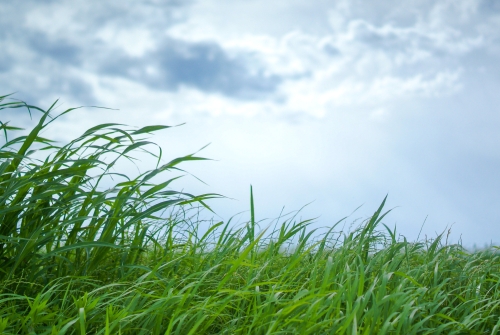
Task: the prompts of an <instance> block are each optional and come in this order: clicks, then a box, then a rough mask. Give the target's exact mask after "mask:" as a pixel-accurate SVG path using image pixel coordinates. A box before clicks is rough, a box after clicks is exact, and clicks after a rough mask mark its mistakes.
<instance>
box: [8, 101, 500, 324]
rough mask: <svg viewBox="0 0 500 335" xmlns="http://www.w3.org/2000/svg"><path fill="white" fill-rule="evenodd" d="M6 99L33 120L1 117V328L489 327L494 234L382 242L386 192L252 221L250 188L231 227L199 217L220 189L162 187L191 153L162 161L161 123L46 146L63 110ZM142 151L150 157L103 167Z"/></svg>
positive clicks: (495, 297)
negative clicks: (351, 207)
mask: <svg viewBox="0 0 500 335" xmlns="http://www.w3.org/2000/svg"><path fill="white" fill-rule="evenodd" d="M6 98H7V96H2V97H0V113H2V111H3V110H5V109H28V111H29V113H30V114H32V116H33V117H34V118H35V119H37V120H39V121H38V122H37V123H36V125H35V126H34V127H33V129H32V130H30V131H29V132H27V133H26V134H25V135H19V136H17V137H15V136H14V135H17V134H18V133H19V132H22V129H20V128H17V127H15V126H14V125H10V123H8V122H6V121H5V120H1V121H2V122H1V123H0V131H1V132H2V134H3V138H4V141H3V142H2V147H1V150H0V333H2V334H497V333H499V330H500V319H499V315H500V290H499V279H500V258H499V254H498V252H497V251H498V248H497V247H491V248H489V249H487V250H482V251H475V252H469V251H467V250H465V249H464V248H463V247H462V246H461V245H448V244H447V243H446V241H443V235H439V236H438V237H437V238H435V239H433V240H427V241H417V242H409V241H407V240H406V239H403V240H400V239H396V233H395V231H393V230H391V229H389V228H388V227H387V226H385V225H384V224H383V223H382V219H383V218H384V216H385V215H386V214H387V212H384V209H383V207H384V204H385V199H384V201H383V202H382V204H381V205H380V207H379V208H378V209H377V210H376V211H375V213H374V214H373V216H372V217H370V218H368V219H367V220H366V221H364V222H363V223H362V224H361V225H359V226H358V227H355V228H354V229H350V230H349V231H342V230H341V228H340V223H341V222H342V221H340V222H337V223H336V224H334V225H332V227H331V228H330V230H329V231H328V232H327V233H323V234H319V232H318V231H314V230H311V229H309V225H310V224H311V222H312V221H310V220H306V221H300V220H296V219H295V217H286V218H282V219H279V220H277V221H276V225H275V226H270V227H269V228H267V229H263V230H261V229H260V228H259V226H258V224H257V223H256V219H255V215H254V206H253V196H252V193H250V217H249V221H248V222H247V223H246V224H244V225H243V226H238V225H235V224H233V223H232V222H231V220H229V221H228V222H213V221H210V222H205V221H203V222H201V221H200V219H199V216H198V214H199V211H200V210H205V211H207V210H210V207H209V206H208V204H207V202H206V200H208V199H213V198H218V197H220V196H219V195H217V194H203V195H192V194H187V193H184V192H179V191H175V190H173V189H172V185H173V182H174V181H175V180H176V179H177V178H178V177H177V176H174V174H175V173H177V172H179V171H182V170H181V169H180V167H179V166H180V165H181V164H183V163H185V162H189V161H198V160H205V159H204V158H201V157H197V156H195V155H187V156H184V157H180V158H176V159H173V160H171V161H169V162H168V163H163V158H162V152H161V149H160V148H158V147H157V146H155V144H154V143H153V142H150V141H149V140H148V139H147V137H148V136H150V135H151V134H152V133H154V132H156V131H160V130H165V129H166V128H168V127H165V126H150V127H144V128H141V129H134V128H130V127H127V126H124V125H119V124H103V125H99V126H96V127H93V128H91V129H89V130H87V131H86V132H85V133H83V134H82V135H81V136H80V137H78V138H76V139H74V140H73V141H71V142H69V143H67V144H65V145H62V146H60V145H58V144H57V143H56V142H54V141H51V140H50V139H47V138H44V137H42V135H41V134H42V131H43V130H44V129H45V128H46V127H47V126H48V125H49V124H50V123H52V122H54V121H56V120H57V118H58V117H59V116H61V115H64V114H66V113H68V112H71V111H72V109H70V110H66V111H64V112H62V113H60V114H59V115H56V116H54V115H52V114H51V112H52V109H53V108H54V105H53V106H51V108H49V109H48V110H47V111H45V110H43V109H40V108H38V107H35V106H30V105H27V104H25V103H23V102H15V101H14V102H5V101H7V100H6ZM21 111H22V110H20V111H16V112H21ZM0 115H1V114H0ZM4 118H5V117H4V115H3V116H2V119H4ZM142 152H146V153H149V154H150V155H152V156H153V157H155V158H156V159H157V162H158V163H157V164H156V166H154V168H152V169H151V170H149V171H147V172H145V173H142V174H139V175H138V176H136V177H135V178H131V177H128V176H126V175H124V174H121V173H120V172H119V171H115V168H116V167H118V166H120V164H119V162H120V161H121V160H131V161H134V156H133V154H134V153H141V154H142ZM178 182H179V181H177V183H178ZM207 225H209V228H208V229H206V226H207ZM200 227H203V232H202V229H200Z"/></svg>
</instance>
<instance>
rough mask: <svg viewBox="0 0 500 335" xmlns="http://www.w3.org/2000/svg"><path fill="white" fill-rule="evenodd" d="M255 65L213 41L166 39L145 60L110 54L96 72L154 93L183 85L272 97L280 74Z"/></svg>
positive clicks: (231, 94) (242, 95) (240, 95)
mask: <svg viewBox="0 0 500 335" xmlns="http://www.w3.org/2000/svg"><path fill="white" fill-rule="evenodd" d="M256 63H257V62H256V60H252V58H251V56H248V55H242V56H233V57H231V56H229V55H228V54H227V53H226V52H225V51H224V50H223V49H222V48H221V47H220V46H219V45H217V44H216V43H213V42H200V43H190V42H185V41H181V40H177V39H172V38H166V39H164V40H163V41H162V42H161V43H159V45H158V47H156V48H155V50H153V51H151V52H148V53H146V54H145V55H143V56H142V57H131V56H127V55H123V54H122V55H121V56H119V57H112V56H111V55H109V56H108V57H106V59H103V60H102V63H101V64H99V66H98V69H97V71H98V72H99V73H102V74H103V75H114V76H120V77H124V78H129V79H131V80H134V81H137V82H139V83H144V84H146V85H147V86H149V87H150V88H152V89H155V90H178V89H179V87H180V86H183V85H184V86H190V87H194V88H197V89H199V90H200V91H204V92H218V93H221V94H223V95H226V96H228V97H236V98H242V99H252V98H258V97H265V96H266V95H269V94H272V92H273V91H275V90H276V88H277V86H278V85H279V83H280V82H281V80H282V79H281V78H280V77H279V76H277V75H271V76H268V75H266V74H265V73H264V72H263V71H262V69H259V68H258V64H256ZM252 65H254V66H252Z"/></svg>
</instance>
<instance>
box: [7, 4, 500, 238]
mask: <svg viewBox="0 0 500 335" xmlns="http://www.w3.org/2000/svg"><path fill="white" fill-rule="evenodd" d="M0 17H1V19H0V83H1V84H0V88H1V92H0V94H1V95H4V94H9V93H15V94H14V95H13V96H12V97H13V98H15V99H19V100H23V101H26V102H28V103H30V104H33V105H37V106H40V107H42V108H48V107H50V105H52V103H53V102H54V101H55V100H56V99H59V103H58V107H57V108H56V112H61V111H63V110H65V109H67V108H70V107H76V106H91V105H97V106H105V107H110V108H114V109H116V110H104V109H95V108H83V109H80V110H78V111H75V112H73V113H71V114H68V115H67V116H65V117H64V118H63V119H62V120H61V121H58V122H55V123H54V124H53V125H52V126H51V127H50V128H49V129H48V130H47V132H46V133H45V135H46V136H47V137H52V138H55V139H57V140H60V141H67V140H70V139H72V138H74V137H76V136H77V135H79V134H80V133H82V132H83V131H84V130H85V129H87V128H89V127H91V126H94V125H96V124H99V123H104V122H118V123H123V124H128V125H133V126H143V125H151V124H167V125H178V124H181V123H185V124H184V125H182V126H180V127H175V128H171V129H168V130H166V131H164V132H162V133H159V134H158V135H157V136H155V137H154V138H153V140H154V141H155V142H157V143H158V144H159V145H160V146H161V147H162V149H163V155H164V157H165V160H168V158H175V157H177V156H179V155H184V154H189V153H193V152H196V151H197V150H198V149H200V148H201V147H203V146H205V145H206V144H208V143H211V144H210V145H209V146H208V147H207V148H205V149H204V150H202V151H201V152H200V153H199V155H201V156H204V157H209V158H212V159H214V161H209V162H199V163H197V162H195V163H193V164H190V165H185V166H184V168H185V169H186V170H187V171H189V172H191V173H192V174H194V175H195V176H197V177H198V178H200V179H201V180H203V181H204V182H205V184H203V183H201V182H199V181H198V180H197V179H196V178H193V177H191V176H189V175H187V176H186V177H185V178H182V179H181V180H179V181H178V182H177V184H175V185H174V188H176V189H184V190H185V191H189V192H192V193H208V192H216V193H220V194H223V195H225V196H227V197H228V198H231V199H224V200H214V201H213V202H211V203H210V205H211V206H212V208H213V209H214V210H215V212H216V213H217V215H218V217H217V218H218V219H220V218H223V219H225V220H227V219H228V218H229V217H231V216H232V215H234V214H237V213H239V212H242V211H248V210H249V208H250V206H249V195H250V192H249V187H250V185H253V189H254V197H255V206H256V215H257V219H258V220H261V219H266V218H275V217H277V216H278V215H279V214H280V212H281V211H282V209H283V207H284V208H285V209H284V212H289V211H292V210H297V209H299V208H301V207H302V206H303V205H305V204H308V203H310V204H309V205H308V206H306V208H304V209H303V210H302V212H301V213H300V215H299V216H300V217H302V218H303V219H308V218H315V217H317V219H316V220H315V224H314V225H313V227H320V226H321V227H323V226H331V225H332V224H333V223H335V222H337V221H338V220H340V219H342V218H343V217H345V216H349V218H348V219H347V223H350V222H353V221H355V220H357V219H365V218H366V217H368V216H369V215H371V214H373V212H374V211H375V210H376V209H377V207H378V206H379V204H380V203H381V201H382V200H383V198H384V197H385V195H386V194H388V195H389V196H388V202H387V205H386V209H391V208H394V210H393V211H392V212H391V213H390V214H389V215H388V216H387V217H386V218H385V219H384V221H383V222H384V223H386V224H387V225H388V226H390V227H394V226H396V227H397V233H398V234H401V235H404V236H406V237H407V238H408V239H409V240H415V239H417V237H418V236H419V232H420V231H421V230H422V231H421V233H420V237H419V238H420V239H422V238H425V237H427V238H433V237H435V236H436V234H439V233H442V232H445V231H446V233H447V232H448V229H450V228H451V233H450V236H449V239H450V241H451V242H457V241H459V240H461V241H462V243H463V244H464V246H466V247H470V248H472V247H484V246H486V245H489V244H490V243H499V242H500V236H499V232H500V206H499V205H500V173H499V170H500V169H499V168H500V131H499V128H500V110H499V106H500V94H499V88H500V62H499V59H500V58H499V57H500V3H499V2H498V1H495V0H477V1H476V0H454V1H447V0H442V1H424V0H415V1H403V2H402V1H394V0H376V1H358V0H350V1H332V0H329V1H326V0H307V1H304V0H302V1H298V0H286V1H285V0H275V1H272V2H269V1H264V0H251V1H250V0H246V1H242V0H241V1H240V0H217V1H215V0H203V1H200V0H192V1H189V0H182V1H180V0H170V1H159V0H158V1H154V0H149V1H132V0H122V1H120V2H115V1H100V2H96V1H93V2H90V1H81V0H78V1H76V0H72V1H63V0H59V1H43V2H40V1H35V0H32V1H22V2H7V1H4V2H2V5H1V6H0ZM1 113H2V114H1V115H0V119H1V120H2V121H3V122H5V121H10V122H11V124H12V125H20V126H25V127H28V126H29V125H30V124H32V123H30V121H29V116H28V115H27V113H26V112H25V111H21V110H16V111H9V112H6V111H2V112H1ZM144 163H145V165H142V166H141V167H140V171H141V172H144V171H145V170H146V169H147V168H148V164H154V161H153V160H152V159H151V160H150V161H148V158H145V162H144ZM150 167H152V166H151V165H150ZM124 168H125V169H126V170H127V171H126V172H127V173H130V175H134V174H137V173H138V170H137V168H135V167H134V166H126V167H124ZM360 205H362V206H361V207H360V208H359V209H358V210H357V211H355V212H354V213H353V211H354V210H355V209H356V208H358V207H359V206H360ZM240 217H241V221H245V220H248V218H249V213H248V212H246V213H242V214H241V215H240ZM424 221H425V224H424ZM264 226H265V225H264Z"/></svg>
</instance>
